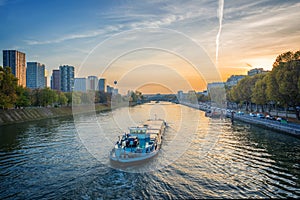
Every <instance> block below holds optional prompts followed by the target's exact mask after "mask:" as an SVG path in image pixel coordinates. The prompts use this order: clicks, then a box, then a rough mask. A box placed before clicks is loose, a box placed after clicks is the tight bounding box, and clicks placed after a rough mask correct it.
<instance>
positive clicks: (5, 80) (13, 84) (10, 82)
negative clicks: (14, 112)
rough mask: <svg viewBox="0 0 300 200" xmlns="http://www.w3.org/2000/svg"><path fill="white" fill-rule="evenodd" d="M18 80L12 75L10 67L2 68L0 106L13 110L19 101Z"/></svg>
mask: <svg viewBox="0 0 300 200" xmlns="http://www.w3.org/2000/svg"><path fill="white" fill-rule="evenodd" d="M17 86H18V79H17V78H16V77H15V76H14V75H13V74H12V73H11V68H10V67H4V68H3V67H1V66H0V106H1V107H2V109H4V108H13V107H14V105H15V103H16V101H17V93H16V88H17Z"/></svg>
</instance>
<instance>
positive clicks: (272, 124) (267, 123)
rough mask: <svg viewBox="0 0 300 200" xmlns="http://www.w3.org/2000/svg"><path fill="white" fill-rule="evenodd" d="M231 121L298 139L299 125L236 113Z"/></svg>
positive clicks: (186, 104)
mask: <svg viewBox="0 0 300 200" xmlns="http://www.w3.org/2000/svg"><path fill="white" fill-rule="evenodd" d="M181 104H182V105H185V106H188V107H191V108H194V109H198V110H202V111H206V110H205V109H201V106H199V105H196V104H191V103H185V102H181ZM223 112H224V114H225V113H226V110H225V109H223ZM231 120H232V121H235V120H238V121H241V122H244V123H248V124H252V125H255V126H260V127H263V128H267V129H270V130H274V131H278V132H282V133H287V134H289V135H293V136H295V137H298V138H300V125H299V124H295V123H287V124H284V123H281V122H278V121H273V120H267V119H260V118H254V117H251V116H249V115H247V114H243V115H238V114H236V113H235V114H234V115H233V119H231Z"/></svg>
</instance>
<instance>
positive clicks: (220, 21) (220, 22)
mask: <svg viewBox="0 0 300 200" xmlns="http://www.w3.org/2000/svg"><path fill="white" fill-rule="evenodd" d="M223 9H224V0H219V12H218V14H219V31H218V34H217V38H216V65H217V67H218V60H219V40H220V34H221V30H222V20H223Z"/></svg>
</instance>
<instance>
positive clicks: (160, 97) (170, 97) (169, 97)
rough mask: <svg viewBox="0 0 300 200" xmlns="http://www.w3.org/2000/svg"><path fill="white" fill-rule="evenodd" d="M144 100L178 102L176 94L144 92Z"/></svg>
mask: <svg viewBox="0 0 300 200" xmlns="http://www.w3.org/2000/svg"><path fill="white" fill-rule="evenodd" d="M143 97H144V98H143V101H144V102H147V101H168V102H173V103H178V100H177V96H176V94H143Z"/></svg>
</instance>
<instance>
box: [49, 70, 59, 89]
mask: <svg viewBox="0 0 300 200" xmlns="http://www.w3.org/2000/svg"><path fill="white" fill-rule="evenodd" d="M51 89H52V90H57V91H60V71H59V69H54V70H53V71H52V76H51Z"/></svg>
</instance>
